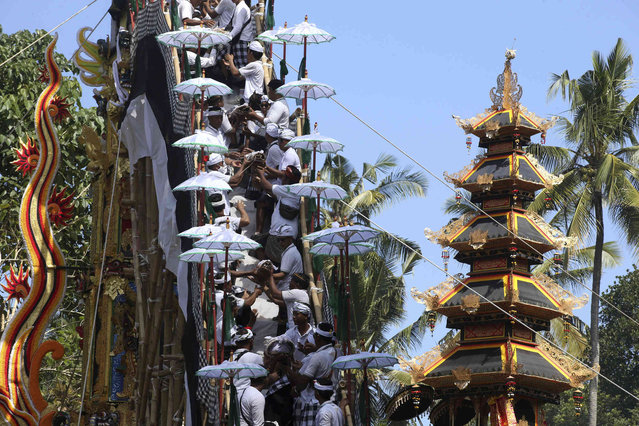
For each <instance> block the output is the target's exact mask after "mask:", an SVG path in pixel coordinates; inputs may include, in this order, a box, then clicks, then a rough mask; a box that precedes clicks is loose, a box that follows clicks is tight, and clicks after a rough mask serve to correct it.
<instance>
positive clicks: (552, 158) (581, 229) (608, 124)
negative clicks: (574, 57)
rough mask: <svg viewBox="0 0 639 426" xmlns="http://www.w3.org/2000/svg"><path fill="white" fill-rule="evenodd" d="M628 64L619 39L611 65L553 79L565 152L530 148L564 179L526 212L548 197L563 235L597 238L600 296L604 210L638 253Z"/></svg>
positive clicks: (638, 171) (595, 345)
mask: <svg viewBox="0 0 639 426" xmlns="http://www.w3.org/2000/svg"><path fill="white" fill-rule="evenodd" d="M632 63H633V61H632V56H631V55H630V53H629V51H628V49H627V48H626V46H625V44H624V42H623V40H621V39H618V40H617V43H616V44H615V46H614V47H613V49H612V50H611V52H610V54H609V55H608V57H604V56H603V55H601V53H599V52H594V53H593V56H592V69H591V70H588V71H586V72H585V73H584V74H583V75H582V76H581V77H579V78H578V79H571V78H570V75H569V73H568V71H564V72H563V73H561V74H554V75H553V77H552V83H551V85H550V87H549V89H548V96H549V97H551V98H552V97H554V96H556V95H557V94H561V96H562V98H563V99H564V100H568V102H569V103H570V118H565V117H564V118H561V120H560V126H561V130H562V133H563V136H564V137H565V139H566V142H567V143H568V145H569V148H570V149H565V148H549V147H545V146H543V147H542V146H540V145H533V146H532V147H531V148H530V149H529V151H528V152H530V153H532V154H533V155H535V156H536V157H537V158H538V159H539V160H540V162H541V163H542V164H543V165H545V166H546V167H547V168H548V169H551V170H553V171H554V172H555V173H557V172H560V173H562V174H563V175H564V179H563V181H562V182H561V183H559V184H557V185H555V186H554V187H553V188H551V189H545V190H543V191H541V192H540V193H539V194H538V195H537V198H536V199H535V201H533V203H532V204H531V205H530V207H529V208H530V209H531V210H533V211H537V212H542V213H543V212H544V211H545V210H546V207H545V204H546V202H545V199H546V197H551V198H552V200H553V203H554V206H553V207H554V208H556V209H557V211H558V213H557V216H555V218H553V219H552V221H551V222H555V221H556V220H557V219H558V217H559V220H561V219H562V218H563V219H567V226H566V229H567V233H568V235H570V236H573V237H576V238H578V239H579V241H580V242H581V243H582V244H583V243H585V242H587V241H588V240H590V239H591V238H592V237H594V238H595V246H594V256H593V264H592V291H593V292H594V293H599V292H600V289H601V274H602V268H603V266H604V260H603V247H604V211H605V210H604V209H607V210H608V212H609V213H610V218H611V220H612V221H613V222H614V223H615V224H616V225H617V226H618V227H619V228H620V229H621V230H622V232H623V233H624V234H625V237H626V240H627V242H628V243H629V244H630V246H631V247H632V248H633V249H634V250H635V253H637V252H639V191H638V190H637V188H639V168H638V167H637V162H636V160H637V155H636V154H637V152H638V149H639V148H638V147H637V139H636V137H635V131H636V128H637V124H639V120H638V118H639V96H637V97H635V98H634V99H631V100H628V99H626V97H625V96H626V93H627V91H628V89H629V88H630V87H631V86H632V83H633V81H632V79H631V73H632ZM598 314H599V300H598V299H596V298H595V299H594V300H592V303H591V312H590V316H591V333H590V348H591V361H592V363H593V364H596V363H598V362H599V336H598V327H599V325H598V324H597V317H598ZM597 381H598V380H597V379H595V380H593V382H592V387H591V389H590V392H591V393H592V395H591V398H590V404H591V405H592V407H591V410H590V416H591V422H592V423H596V422H597V415H598V414H599V410H598V409H596V407H597V398H596V395H597V394H596V392H597Z"/></svg>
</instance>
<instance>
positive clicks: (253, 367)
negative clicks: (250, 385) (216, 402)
mask: <svg viewBox="0 0 639 426" xmlns="http://www.w3.org/2000/svg"><path fill="white" fill-rule="evenodd" d="M267 374H268V370H266V368H264V367H262V366H261V365H258V364H253V363H248V362H237V361H224V362H222V363H221V364H218V365H207V366H206V367H203V368H201V369H199V370H198V371H197V373H195V375H196V376H200V377H206V378H209V379H227V378H228V379H231V398H230V399H229V407H228V408H229V424H236V421H237V423H238V424H239V417H240V413H239V410H240V409H241V408H240V407H239V406H238V403H237V390H236V389H235V385H234V384H233V379H234V378H238V379H243V378H253V377H264V376H266V375H267ZM221 408H222V407H220V409H221Z"/></svg>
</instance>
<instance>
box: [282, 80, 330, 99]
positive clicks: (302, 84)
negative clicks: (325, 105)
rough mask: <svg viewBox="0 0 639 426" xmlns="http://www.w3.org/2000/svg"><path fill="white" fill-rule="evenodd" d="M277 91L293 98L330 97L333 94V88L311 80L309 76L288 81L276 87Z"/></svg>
mask: <svg viewBox="0 0 639 426" xmlns="http://www.w3.org/2000/svg"><path fill="white" fill-rule="evenodd" d="M277 93H279V94H280V95H282V96H284V97H285V98H294V99H305V98H311V99H319V98H330V97H331V96H333V95H335V89H333V88H332V87H331V86H329V85H328V84H324V83H319V82H317V81H313V80H311V79H310V78H306V77H304V78H302V79H301V80H295V81H292V82H290V83H286V84H285V85H283V86H280V87H279V88H278V89H277Z"/></svg>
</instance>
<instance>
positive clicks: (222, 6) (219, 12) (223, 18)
mask: <svg viewBox="0 0 639 426" xmlns="http://www.w3.org/2000/svg"><path fill="white" fill-rule="evenodd" d="M233 12H235V3H233V0H220V2H219V3H218V4H217V6H215V7H214V8H213V10H212V11H211V13H209V15H211V17H212V18H213V19H215V20H216V21H217V26H218V27H220V28H226V26H227V25H228V24H229V23H230V22H231V19H233Z"/></svg>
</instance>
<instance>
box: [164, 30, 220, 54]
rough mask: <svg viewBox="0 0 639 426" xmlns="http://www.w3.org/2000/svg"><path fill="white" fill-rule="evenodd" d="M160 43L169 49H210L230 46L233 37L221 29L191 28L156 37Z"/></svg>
mask: <svg viewBox="0 0 639 426" xmlns="http://www.w3.org/2000/svg"><path fill="white" fill-rule="evenodd" d="M155 38H156V39H157V41H158V42H160V43H162V44H163V45H165V46H169V47H177V48H181V47H187V48H198V47H200V48H201V47H203V48H209V47H213V46H215V45H218V44H229V42H230V41H231V36H230V35H229V33H228V32H226V31H224V30H221V29H219V28H215V29H212V28H204V27H191V28H182V29H180V30H175V31H168V32H166V33H162V34H159V35H157V36H156V37H155ZM198 55H199V53H198Z"/></svg>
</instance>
